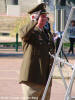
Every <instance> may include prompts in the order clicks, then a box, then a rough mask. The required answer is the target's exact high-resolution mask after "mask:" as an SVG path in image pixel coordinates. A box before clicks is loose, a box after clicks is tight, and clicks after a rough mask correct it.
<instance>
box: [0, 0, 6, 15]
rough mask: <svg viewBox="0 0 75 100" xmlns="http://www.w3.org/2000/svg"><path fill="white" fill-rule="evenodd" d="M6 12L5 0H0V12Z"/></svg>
mask: <svg viewBox="0 0 75 100" xmlns="http://www.w3.org/2000/svg"><path fill="white" fill-rule="evenodd" d="M5 12H6V6H5V0H0V14H4V13H5Z"/></svg>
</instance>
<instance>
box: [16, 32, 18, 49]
mask: <svg viewBox="0 0 75 100" xmlns="http://www.w3.org/2000/svg"><path fill="white" fill-rule="evenodd" d="M16 51H18V33H17V34H16Z"/></svg>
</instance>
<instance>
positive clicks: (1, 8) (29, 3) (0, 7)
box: [0, 0, 41, 14]
mask: <svg viewBox="0 0 75 100" xmlns="http://www.w3.org/2000/svg"><path fill="white" fill-rule="evenodd" d="M9 1H10V0H8V1H7V0H0V14H5V13H6V12H7V5H6V3H8V2H9ZM40 1H41V0H18V5H20V9H21V13H25V12H27V11H29V10H30V9H31V8H33V7H34V6H35V5H37V4H38V3H39V2H40ZM11 3H13V2H11ZM8 4H10V2H9V3H8Z"/></svg>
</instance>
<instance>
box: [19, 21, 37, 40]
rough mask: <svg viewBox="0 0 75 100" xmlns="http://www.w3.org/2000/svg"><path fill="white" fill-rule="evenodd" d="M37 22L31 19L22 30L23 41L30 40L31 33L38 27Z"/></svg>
mask: <svg viewBox="0 0 75 100" xmlns="http://www.w3.org/2000/svg"><path fill="white" fill-rule="evenodd" d="M36 24H37V21H32V20H31V19H30V20H29V21H28V23H26V24H25V25H24V26H23V27H21V28H20V37H21V38H22V39H23V38H24V39H25V38H28V36H29V34H31V31H32V30H33V29H34V27H35V26H36Z"/></svg>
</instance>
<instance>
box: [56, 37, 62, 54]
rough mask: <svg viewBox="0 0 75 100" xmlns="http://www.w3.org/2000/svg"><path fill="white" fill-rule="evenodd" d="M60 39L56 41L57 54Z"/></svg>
mask: <svg viewBox="0 0 75 100" xmlns="http://www.w3.org/2000/svg"><path fill="white" fill-rule="evenodd" d="M60 40H61V39H60V38H58V39H57V40H56V52H57V50H58V47H59V44H60Z"/></svg>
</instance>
